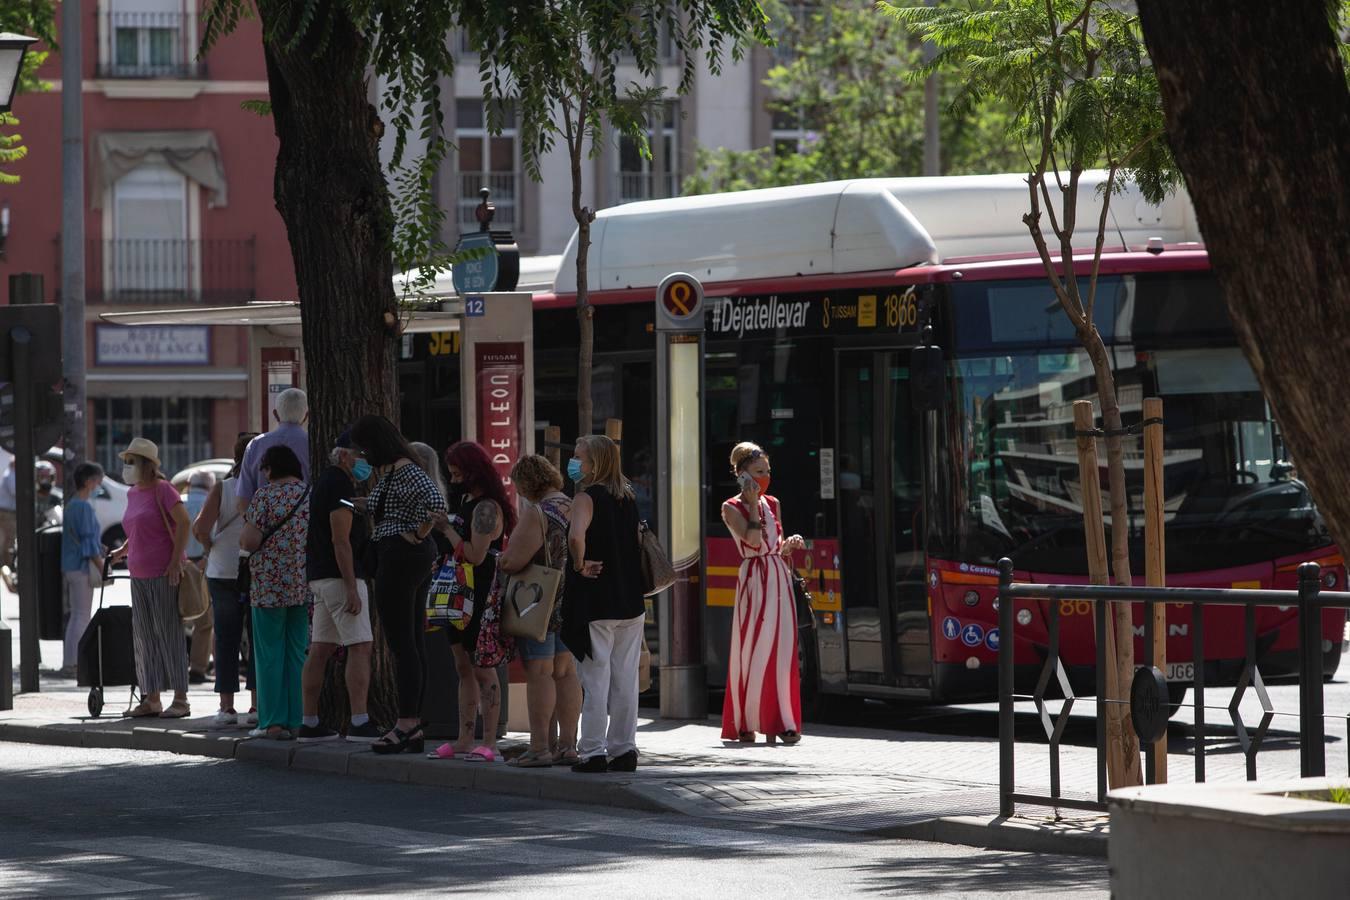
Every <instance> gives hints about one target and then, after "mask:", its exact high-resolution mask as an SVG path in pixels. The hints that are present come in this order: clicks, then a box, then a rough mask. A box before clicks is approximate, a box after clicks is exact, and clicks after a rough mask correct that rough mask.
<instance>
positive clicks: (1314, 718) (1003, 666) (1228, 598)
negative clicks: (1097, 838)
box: [998, 558, 1350, 816]
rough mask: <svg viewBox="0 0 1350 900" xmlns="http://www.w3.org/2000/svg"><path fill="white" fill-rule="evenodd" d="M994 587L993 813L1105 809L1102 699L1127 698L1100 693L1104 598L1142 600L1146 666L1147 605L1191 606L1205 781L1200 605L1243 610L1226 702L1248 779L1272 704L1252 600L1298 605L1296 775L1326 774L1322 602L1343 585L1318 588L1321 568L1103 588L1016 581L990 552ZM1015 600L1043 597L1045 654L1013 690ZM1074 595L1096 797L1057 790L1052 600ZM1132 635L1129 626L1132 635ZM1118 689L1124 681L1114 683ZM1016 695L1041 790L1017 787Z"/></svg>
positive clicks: (1199, 766) (1340, 597)
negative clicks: (1292, 582)
mask: <svg viewBox="0 0 1350 900" xmlns="http://www.w3.org/2000/svg"><path fill="white" fill-rule="evenodd" d="M998 568H999V593H998V627H999V652H998V721H999V728H998V737H999V814H1000V815H1002V816H1011V815H1013V812H1014V810H1015V808H1016V804H1018V803H1027V804H1032V805H1036V806H1052V807H1063V808H1066V809H1084V810H1098V811H1100V810H1105V809H1106V792H1107V779H1106V754H1107V750H1106V719H1107V716H1106V708H1107V705H1108V704H1121V705H1126V706H1128V701H1124V700H1115V699H1112V700H1108V699H1106V616H1107V614H1108V611H1109V607H1106V606H1105V604H1107V603H1111V602H1117V603H1130V604H1134V603H1141V604H1143V605H1144V606H1145V611H1144V659H1143V665H1145V666H1152V665H1153V659H1152V654H1153V621H1154V620H1153V607H1154V606H1155V604H1158V603H1174V604H1182V605H1189V606H1190V608H1191V622H1190V628H1189V632H1190V638H1191V652H1192V660H1193V661H1194V663H1195V665H1194V669H1195V675H1194V681H1193V682H1192V688H1193V695H1194V699H1193V705H1194V709H1195V754H1194V756H1195V780H1196V782H1203V781H1204V780H1205V753H1206V746H1205V744H1206V740H1205V738H1206V733H1205V732H1206V726H1205V710H1206V709H1207V708H1210V709H1212V708H1214V707H1206V706H1205V666H1204V660H1205V654H1204V642H1205V623H1204V610H1205V609H1206V608H1207V607H1212V606H1240V607H1243V608H1244V610H1245V642H1244V643H1245V650H1244V656H1243V661H1242V672H1241V675H1240V676H1239V678H1238V682H1237V686H1236V688H1235V689H1234V692H1233V699H1232V701H1231V703H1230V704H1229V705H1228V707H1227V709H1228V711H1229V714H1230V716H1231V717H1232V720H1233V724H1234V728H1235V730H1236V732H1237V738H1238V744H1239V747H1240V748H1241V750H1242V753H1243V756H1244V757H1245V762H1246V770H1247V780H1248V781H1254V780H1255V779H1256V758H1257V754H1259V753H1260V751H1261V743H1262V741H1263V740H1264V739H1265V736H1266V732H1267V730H1268V729H1269V727H1270V723H1271V721H1272V719H1273V718H1274V716H1275V715H1276V714H1277V711H1276V710H1275V709H1274V707H1273V706H1272V705H1271V703H1270V698H1269V696H1268V694H1267V693H1266V689H1265V683H1264V681H1263V679H1262V677H1261V670H1260V666H1259V663H1260V660H1259V655H1258V652H1257V637H1256V610H1257V608H1261V607H1285V608H1289V607H1293V608H1296V609H1297V610H1298V618H1297V622H1298V651H1297V652H1298V668H1299V711H1298V718H1299V769H1300V772H1301V773H1302V775H1303V777H1305V778H1311V777H1316V776H1321V775H1325V774H1326V728H1325V721H1324V719H1325V712H1324V709H1323V692H1322V675H1323V672H1322V652H1323V651H1322V643H1323V637H1322V611H1323V610H1325V609H1350V593H1347V592H1344V591H1323V590H1322V589H1321V588H1322V577H1321V567H1320V566H1318V565H1317V563H1311V562H1310V563H1304V564H1303V565H1301V566H1299V568H1298V589H1297V590H1293V591H1290V590H1244V589H1236V588H1234V589H1226V588H1167V587H1108V586H1100V585H1082V584H1021V583H1014V581H1013V564H1012V560H1010V559H1007V558H1004V559H1001V560H999V564H998ZM1018 600H1049V601H1056V602H1051V603H1049V604H1048V606H1049V615H1048V618H1049V622H1048V642H1047V648H1046V654H1045V660H1044V662H1043V664H1042V666H1041V671H1040V674H1039V677H1038V678H1037V680H1036V687H1035V690H1034V691H1033V693H1032V694H1030V695H1025V694H1018V693H1016V691H1015V669H1014V664H1013V654H1014V648H1015V646H1016V641H1015V640H1014V637H1015V635H1014V628H1015V624H1016V615H1015V610H1014V607H1015V606H1016V601H1018ZM1061 600H1074V601H1086V602H1088V603H1091V604H1094V605H1095V606H1096V607H1097V609H1096V610H1095V611H1094V612H1095V615H1094V616H1093V618H1094V619H1095V633H1096V656H1095V662H1096V666H1095V669H1096V726H1097V735H1096V745H1097V746H1096V750H1097V795H1096V799H1095V800H1084V799H1080V798H1078V797H1068V796H1065V795H1064V794H1063V792H1062V791H1061V789H1060V752H1059V751H1060V742H1061V741H1062V739H1063V736H1064V729H1065V727H1066V726H1067V724H1068V719H1069V710H1070V708H1071V707H1072V706H1073V702H1074V700H1075V697H1074V695H1073V691H1072V689H1071V688H1070V685H1069V679H1068V676H1067V674H1066V673H1065V670H1064V663H1063V661H1062V660H1061V659H1060V655H1059V619H1060V605H1059V603H1058V602H1057V601H1061ZM1131 640H1133V635H1131ZM1052 678H1053V679H1055V681H1056V682H1057V683H1058V685H1059V686H1060V688H1061V690H1062V691H1063V694H1064V700H1065V704H1064V706H1063V707H1061V709H1060V712H1059V715H1058V716H1056V717H1054V718H1052V717H1051V715H1050V713H1049V710H1048V708H1047V707H1046V703H1045V701H1046V693H1047V690H1048V689H1049V688H1050V682H1051V679H1052ZM1248 688H1252V689H1254V690H1255V691H1256V694H1257V696H1258V697H1259V698H1260V702H1261V709H1262V717H1261V723H1260V724H1259V725H1258V726H1257V727H1256V729H1255V730H1254V731H1250V732H1249V731H1248V730H1247V727H1246V725H1245V723H1244V722H1243V720H1242V718H1241V717H1240V716H1239V714H1238V706H1239V704H1240V703H1241V701H1242V698H1243V696H1244V695H1245V693H1246V691H1247V689H1248ZM1122 689H1124V686H1122ZM1017 700H1032V701H1034V703H1035V705H1036V711H1037V714H1038V715H1039V718H1040V720H1041V725H1042V728H1043V730H1044V731H1045V734H1046V738H1047V739H1048V741H1049V752H1050V793H1049V794H1048V795H1040V794H1031V793H1026V792H1020V791H1018V790H1017V785H1016V779H1015V762H1016V759H1015V752H1014V751H1015V735H1014V723H1015V716H1014V707H1013V704H1014V702H1015V701H1017ZM1346 730H1347V735H1346V737H1347V741H1350V715H1347V716H1346ZM1145 754H1146V762H1145V774H1146V777H1147V780H1148V782H1149V783H1152V782H1153V778H1154V768H1153V762H1154V760H1153V745H1152V744H1146V745H1145Z"/></svg>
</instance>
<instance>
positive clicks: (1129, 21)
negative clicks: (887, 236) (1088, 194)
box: [881, 0, 1181, 341]
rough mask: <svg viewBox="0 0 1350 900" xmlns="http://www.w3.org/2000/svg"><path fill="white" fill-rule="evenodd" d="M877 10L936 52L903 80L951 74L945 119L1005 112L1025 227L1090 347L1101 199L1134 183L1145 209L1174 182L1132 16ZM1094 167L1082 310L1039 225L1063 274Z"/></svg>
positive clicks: (1109, 9) (1054, 5) (1080, 4)
mask: <svg viewBox="0 0 1350 900" xmlns="http://www.w3.org/2000/svg"><path fill="white" fill-rule="evenodd" d="M881 7H882V9H883V11H884V12H885V13H887V14H888V15H889V16H890V17H892V18H894V19H895V20H896V21H898V22H901V23H903V24H904V25H906V26H907V27H909V28H910V29H912V30H914V31H915V32H917V33H918V34H920V35H922V36H923V37H925V38H926V39H928V40H931V41H932V42H933V43H934V44H935V45H936V47H937V48H938V52H937V54H936V55H935V57H934V58H933V60H932V61H931V62H929V63H928V64H926V65H924V66H921V67H920V68H919V69H918V70H916V71H915V72H914V73H913V74H912V75H911V79H912V80H917V79H920V78H923V77H924V76H925V75H927V74H928V73H929V72H944V71H951V72H955V73H957V75H958V77H959V78H960V85H961V86H960V90H959V91H958V93H957V95H956V98H955V100H954V101H953V106H954V107H955V108H957V109H960V108H966V107H970V106H973V105H974V104H977V103H980V102H983V101H985V100H987V99H988V98H991V97H996V98H999V99H1001V100H1003V101H1004V102H1006V103H1008V104H1009V105H1010V107H1011V108H1012V110H1013V119H1012V123H1011V126H1012V131H1013V133H1014V134H1015V135H1017V137H1018V138H1019V139H1020V141H1021V143H1022V147H1023V152H1024V154H1025V165H1026V171H1027V172H1028V173H1029V174H1028V176H1027V182H1028V204H1029V207H1030V209H1029V212H1028V213H1027V214H1026V215H1025V216H1024V217H1023V221H1024V222H1025V223H1026V225H1027V228H1028V230H1029V231H1030V233H1031V237H1032V240H1033V241H1034V242H1035V244H1036V248H1037V250H1038V252H1039V253H1040V256H1041V260H1042V262H1043V263H1044V264H1045V268H1046V274H1047V276H1048V277H1049V279H1050V282H1051V285H1052V287H1053V288H1054V289H1055V293H1056V296H1057V297H1058V298H1059V301H1060V304H1061V306H1063V308H1064V310H1065V312H1066V313H1067V314H1068V315H1069V317H1070V319H1071V320H1072V321H1073V322H1074V325H1075V327H1076V328H1077V329H1078V331H1079V333H1080V335H1081V336H1083V337H1084V340H1085V341H1086V340H1088V339H1089V338H1090V337H1091V335H1090V332H1091V322H1092V307H1093V300H1094V297H1095V295H1096V285H1097V277H1096V263H1097V262H1099V261H1100V258H1101V250H1102V245H1103V241H1104V238H1105V230H1106V225H1107V217H1106V213H1107V210H1108V208H1109V205H1110V197H1111V195H1112V194H1114V193H1116V192H1117V191H1119V190H1120V189H1121V188H1122V187H1123V186H1124V184H1125V182H1126V181H1127V180H1132V181H1134V182H1135V183H1137V184H1138V186H1139V188H1140V190H1141V192H1142V193H1143V194H1144V196H1145V197H1146V198H1147V199H1148V200H1150V201H1152V202H1155V203H1156V202H1160V201H1161V200H1162V199H1163V197H1164V196H1165V195H1166V194H1167V193H1169V192H1170V191H1172V190H1174V189H1175V187H1176V186H1177V185H1178V184H1179V183H1180V177H1181V176H1180V173H1179V172H1178V170H1177V167H1176V164H1175V162H1174V161H1173V159H1172V154H1171V150H1170V148H1169V147H1168V145H1167V138H1166V131H1165V127H1164V120H1163V110H1162V99H1161V97H1160V95H1159V91H1158V80H1157V76H1156V75H1155V73H1154V71H1153V66H1152V64H1151V62H1150V61H1149V59H1148V54H1147V51H1146V49H1145V46H1144V39H1143V32H1142V30H1141V29H1140V26H1139V19H1138V16H1136V15H1133V14H1131V13H1126V12H1122V11H1121V10H1120V9H1117V8H1115V7H1114V6H1112V5H1110V4H1109V3H1107V2H1104V0H987V2H980V3H978V4H975V5H970V6H964V7H963V6H947V7H928V6H919V7H898V6H894V5H892V4H889V3H882V4H881ZM1093 167H1101V168H1104V169H1106V170H1107V172H1108V180H1107V184H1106V186H1105V193H1106V195H1105V197H1104V198H1103V199H1104V204H1103V207H1102V215H1101V217H1100V219H1098V220H1097V221H1096V222H1093V223H1091V224H1092V225H1093V226H1095V229H1096V231H1095V236H1096V245H1095V252H1094V254H1093V260H1094V268H1093V273H1092V276H1091V277H1090V278H1089V280H1088V291H1087V297H1086V299H1085V298H1083V297H1082V296H1081V294H1080V291H1079V287H1078V279H1075V278H1061V277H1060V276H1059V275H1058V273H1057V272H1056V269H1055V267H1054V266H1053V265H1052V262H1051V256H1050V250H1049V245H1048V241H1047V238H1046V235H1045V229H1044V224H1045V221H1044V219H1043V215H1044V216H1046V217H1048V222H1049V226H1050V231H1051V233H1052V235H1053V237H1054V238H1056V239H1057V242H1058V244H1059V250H1060V254H1061V257H1062V260H1063V263H1064V264H1065V265H1067V264H1068V263H1069V262H1070V261H1071V260H1072V258H1073V255H1074V243H1073V242H1074V236H1075V232H1076V230H1077V228H1078V221H1077V216H1076V210H1077V203H1078V185H1079V179H1080V176H1081V175H1082V173H1083V171H1084V170H1085V169H1088V168H1093ZM1052 188H1053V189H1052Z"/></svg>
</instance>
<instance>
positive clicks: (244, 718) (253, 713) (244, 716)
mask: <svg viewBox="0 0 1350 900" xmlns="http://www.w3.org/2000/svg"><path fill="white" fill-rule="evenodd" d="M239 724H240V725H257V724H258V711H257V710H256V709H250V710H249V711H248V712H246V713H240V714H239Z"/></svg>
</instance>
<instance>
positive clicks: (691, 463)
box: [655, 273, 708, 719]
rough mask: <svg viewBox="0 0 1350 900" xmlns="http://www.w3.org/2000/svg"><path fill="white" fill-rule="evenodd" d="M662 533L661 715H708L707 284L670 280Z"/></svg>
mask: <svg viewBox="0 0 1350 900" xmlns="http://www.w3.org/2000/svg"><path fill="white" fill-rule="evenodd" d="M655 318H656V344H657V373H656V378H657V387H656V406H657V412H656V427H657V460H658V462H657V467H658V472H657V483H658V485H659V486H660V490H661V494H660V504H659V510H660V525H659V527H658V531H657V536H658V537H660V539H661V541H662V543H663V544H664V545H665V548H666V551H667V552H668V554H669V556H670V561H671V564H672V566H673V567H674V569H675V583H674V585H672V586H671V587H670V588H669V589H667V590H665V591H663V592H662V593H661V596H660V598H659V600H658V603H659V606H658V623H659V629H660V641H661V646H660V657H659V659H660V667H661V670H660V677H661V716H662V717H663V718H671V719H702V718H705V717H706V716H707V714H708V672H707V666H706V664H705V663H704V653H703V634H704V632H703V585H704V583H705V581H704V578H703V555H704V554H703V521H704V515H703V514H704V494H705V493H706V491H705V490H704V484H703V446H704V445H703V406H702V404H703V340H704V336H703V286H702V285H701V284H699V282H698V280H697V279H695V278H694V277H693V276H691V275H685V274H682V273H676V274H673V275H669V276H667V277H666V278H665V279H664V280H663V281H662V282H661V285H660V286H659V287H658V288H657V291H656V316H655Z"/></svg>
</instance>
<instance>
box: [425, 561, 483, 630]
mask: <svg viewBox="0 0 1350 900" xmlns="http://www.w3.org/2000/svg"><path fill="white" fill-rule="evenodd" d="M458 556H459V554H458V553H453V554H450V555H449V556H446V557H445V558H444V559H442V560H441V565H440V568H438V569H437V570H436V575H435V576H434V577H433V578H432V579H431V589H430V590H428V591H427V628H455V629H458V630H460V631H463V630H464V629H465V628H468V627H469V623H470V622H471V621H472V620H473V571H472V567H470V566H466V565H464V563H463V562H461V561H460V560H459V559H458Z"/></svg>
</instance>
